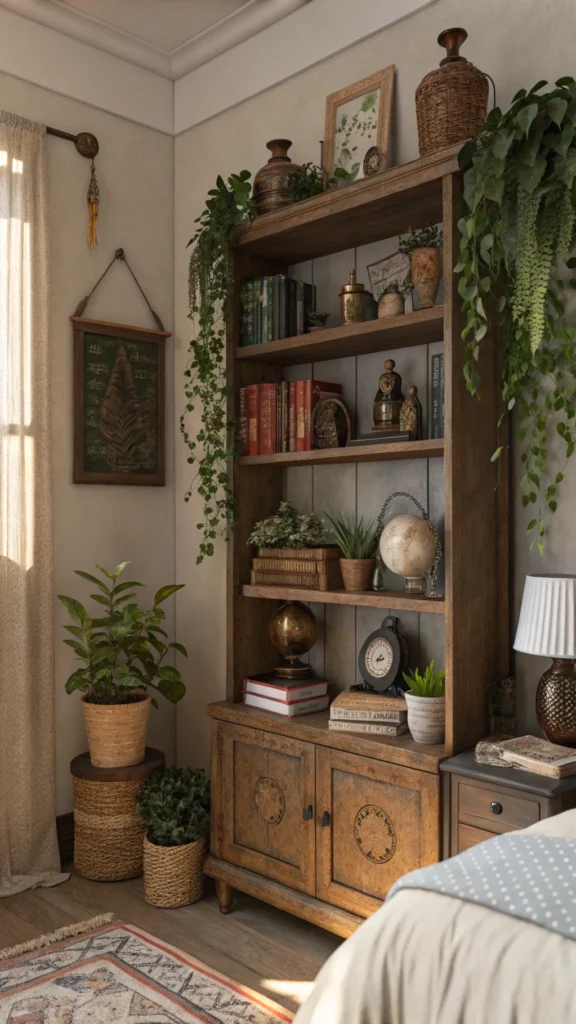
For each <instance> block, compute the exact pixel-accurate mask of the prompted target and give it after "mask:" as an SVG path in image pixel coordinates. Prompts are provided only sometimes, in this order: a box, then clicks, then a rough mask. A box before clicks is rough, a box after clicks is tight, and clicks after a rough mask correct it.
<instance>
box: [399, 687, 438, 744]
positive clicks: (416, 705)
mask: <svg viewBox="0 0 576 1024" xmlns="http://www.w3.org/2000/svg"><path fill="white" fill-rule="evenodd" d="M405 697H406V704H407V707H408V728H409V730H410V733H411V735H412V739H413V740H414V742H415V743H430V744H436V743H444V732H445V725H446V697H415V696H414V694H413V693H410V691H408V693H406V694H405Z"/></svg>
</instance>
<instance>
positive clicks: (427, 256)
mask: <svg viewBox="0 0 576 1024" xmlns="http://www.w3.org/2000/svg"><path fill="white" fill-rule="evenodd" d="M442 241H443V234H442V228H440V227H437V226H435V225H434V226H432V227H428V228H421V229H420V230H419V231H410V233H409V235H408V237H407V238H403V239H401V240H400V242H399V244H398V248H399V250H400V252H401V253H404V255H405V256H409V257H410V274H411V278H412V284H413V285H414V290H415V291H416V294H417V296H418V298H419V300H420V307H421V309H426V308H427V307H430V306H433V305H434V303H435V301H436V295H437V294H438V287H439V285H440V281H441V280H442V252H443V250H442Z"/></svg>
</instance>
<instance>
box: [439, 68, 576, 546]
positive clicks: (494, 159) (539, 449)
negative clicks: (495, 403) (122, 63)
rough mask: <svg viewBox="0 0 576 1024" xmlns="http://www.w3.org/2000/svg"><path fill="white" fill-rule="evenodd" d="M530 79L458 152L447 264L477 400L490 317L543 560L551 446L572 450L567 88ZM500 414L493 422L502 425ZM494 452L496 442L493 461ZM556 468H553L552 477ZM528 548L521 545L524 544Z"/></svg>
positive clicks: (571, 86)
mask: <svg viewBox="0 0 576 1024" xmlns="http://www.w3.org/2000/svg"><path fill="white" fill-rule="evenodd" d="M545 85H547V82H545V81H541V82H538V83H537V84H536V85H535V86H534V87H533V88H532V89H530V91H529V92H526V90H525V89H522V90H520V92H518V93H517V94H516V96H515V97H514V99H513V101H512V105H511V107H510V109H509V110H507V111H504V112H503V111H501V110H500V109H499V108H498V107H496V108H495V109H494V110H492V111H491V113H490V114H489V115H488V117H487V119H486V121H485V123H484V125H483V126H482V127H481V128H480V129H479V131H478V132H477V133H476V135H475V136H474V138H473V139H471V140H470V142H468V143H467V144H466V145H465V146H464V147H463V149H462V150H461V152H460V158H459V159H460V166H461V167H462V168H463V169H465V175H464V200H465V207H466V208H467V209H466V212H465V215H464V217H463V218H462V219H461V220H460V222H459V225H458V226H459V228H460V232H461V236H462V238H461V249H460V256H459V262H458V265H457V267H456V268H455V269H456V271H457V272H459V273H461V278H460V282H459V291H460V296H461V298H462V303H463V305H462V308H463V312H464V317H465V327H464V330H463V332H462V337H463V339H464V340H465V342H466V364H465V375H466V381H467V386H468V390H469V391H470V392H471V393H472V394H476V393H477V392H478V390H479V388H480V384H481V380H480V375H479V373H478V366H477V363H478V358H479V352H480V347H481V345H482V340H483V338H484V337H485V335H486V332H487V330H488V318H489V315H490V312H491V311H493V310H495V311H497V314H498V323H499V326H500V336H501V340H502V344H503V348H504V368H503V374H502V381H501V393H502V398H503V401H504V403H505V405H506V407H507V409H509V410H510V409H513V408H514V407H516V408H517V409H518V411H519V434H520V440H521V442H522V454H521V459H522V462H523V463H524V474H523V477H522V483H521V486H522V490H523V492H524V493H523V496H522V502H523V505H524V507H527V506H530V505H534V506H537V508H536V509H535V515H534V517H533V518H532V519H531V520H530V522H529V523H528V527H527V529H528V532H529V533H530V534H532V536H533V538H534V539H533V541H532V545H533V544H534V543H537V544H538V549H539V551H540V553H541V554H542V551H543V538H544V535H545V532H546V527H547V512H548V511H549V512H551V513H554V512H555V511H556V508H557V500H558V487H559V485H560V484H561V482H562V480H563V472H562V471H560V472H558V473H557V474H556V475H555V476H552V474H551V471H550V470H549V467H548V462H549V457H550V448H551V445H552V442H553V439H554V440H555V441H556V442H560V444H561V445H563V446H564V450H565V457H566V460H568V459H569V458H570V456H571V455H572V454H573V452H574V446H575V443H576V419H575V417H576V398H575V395H576V344H575V342H576V330H575V329H574V328H572V327H569V326H568V324H567V322H566V284H567V283H568V279H569V284H570V285H571V286H572V287H576V279H575V278H570V275H569V274H568V273H567V272H566V268H569V269H572V268H574V267H576V260H573V259H570V258H569V257H570V253H571V250H572V245H573V238H574V225H575V206H576V199H575V187H574V185H575V178H576V82H575V81H574V79H573V78H560V79H558V81H557V82H556V88H554V89H552V90H551V91H550V92H546V93H541V92H540V90H541V89H542V88H543V87H544V86H545ZM504 415H505V412H504V413H503V414H502V416H501V417H500V420H499V424H500V423H501V422H502V418H503V416H504ZM501 454H502V446H501V445H499V444H498V446H497V448H496V450H495V452H494V454H493V456H492V459H493V461H495V460H497V459H498V458H499V457H500V455H501ZM564 469H565V465H564V466H562V470H564ZM532 545H531V546H532Z"/></svg>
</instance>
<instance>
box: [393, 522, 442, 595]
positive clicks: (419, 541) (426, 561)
mask: <svg viewBox="0 0 576 1024" xmlns="http://www.w3.org/2000/svg"><path fill="white" fill-rule="evenodd" d="M435 556H436V537H435V535H434V533H433V531H432V528H431V525H430V522H429V520H428V519H422V517H421V516H414V515H409V514H406V515H403V516H396V518H395V519H392V521H391V522H390V523H388V526H386V527H385V529H384V530H383V531H382V534H381V536H380V557H381V558H382V561H383V562H384V565H385V566H387V568H388V569H391V570H392V572H395V573H397V575H398V576H404V577H406V584H405V587H404V589H405V590H407V591H409V592H410V593H413V594H415V593H419V594H422V593H424V592H425V591H426V580H425V578H424V576H425V574H426V573H428V572H430V570H431V568H432V566H433V564H434V558H435Z"/></svg>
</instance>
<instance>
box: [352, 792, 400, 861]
mask: <svg viewBox="0 0 576 1024" xmlns="http://www.w3.org/2000/svg"><path fill="white" fill-rule="evenodd" d="M354 839H355V841H356V846H357V847H358V849H359V850H360V853H362V854H364V856H365V857H366V858H367V859H368V860H371V861H372V863H373V864H386V862H387V861H389V860H391V859H392V857H393V856H394V854H395V852H396V832H395V830H394V826H393V824H392V822H391V821H390V818H389V817H388V815H387V814H386V811H384V810H383V809H382V808H381V807H378V806H377V805H376V804H365V805H364V807H361V808H360V810H359V811H358V814H357V815H356V819H355V821H354Z"/></svg>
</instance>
